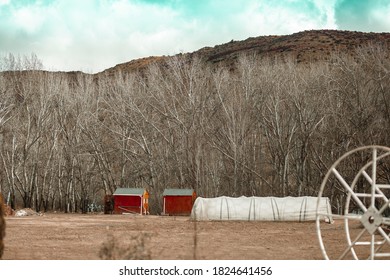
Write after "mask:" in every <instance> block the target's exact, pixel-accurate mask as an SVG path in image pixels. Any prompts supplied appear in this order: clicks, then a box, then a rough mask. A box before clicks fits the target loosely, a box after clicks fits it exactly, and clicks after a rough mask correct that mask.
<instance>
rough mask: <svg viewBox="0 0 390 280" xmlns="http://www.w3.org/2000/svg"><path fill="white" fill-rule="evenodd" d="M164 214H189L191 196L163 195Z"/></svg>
mask: <svg viewBox="0 0 390 280" xmlns="http://www.w3.org/2000/svg"><path fill="white" fill-rule="evenodd" d="M164 202H165V214H166V215H190V214H191V210H192V205H193V198H192V196H173V195H172V196H164Z"/></svg>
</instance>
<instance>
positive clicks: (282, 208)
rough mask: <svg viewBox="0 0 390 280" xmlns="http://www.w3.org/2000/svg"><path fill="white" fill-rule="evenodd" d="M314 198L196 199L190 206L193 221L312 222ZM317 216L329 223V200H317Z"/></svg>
mask: <svg viewBox="0 0 390 280" xmlns="http://www.w3.org/2000/svg"><path fill="white" fill-rule="evenodd" d="M317 201H318V198H317V197H309V196H302V197H254V196H252V197H245V196H241V197H237V198H233V197H226V196H222V197H216V198H202V197H198V198H197V199H196V200H195V203H194V206H193V207H192V212H191V218H192V219H193V220H198V221H202V220H214V221H221V220H235V221H314V220H315V219H316V213H317ZM318 212H319V213H322V214H324V215H323V216H324V218H327V219H328V221H329V222H332V212H331V209H330V203H329V199H328V198H327V197H323V198H321V200H320V205H319V210H318Z"/></svg>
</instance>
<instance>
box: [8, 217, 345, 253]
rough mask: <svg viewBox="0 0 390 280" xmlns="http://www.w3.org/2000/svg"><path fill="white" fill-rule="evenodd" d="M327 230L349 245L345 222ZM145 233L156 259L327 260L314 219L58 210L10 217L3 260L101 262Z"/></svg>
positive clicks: (326, 226) (337, 241) (338, 241)
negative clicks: (111, 247)
mask: <svg viewBox="0 0 390 280" xmlns="http://www.w3.org/2000/svg"><path fill="white" fill-rule="evenodd" d="M195 229H196V230H195ZM324 229H325V231H324V234H325V235H327V236H328V237H329V239H330V242H332V243H333V244H336V245H337V244H345V242H346V241H345V235H343V234H340V230H341V224H340V222H336V223H334V224H332V225H329V224H325V223H324ZM140 235H144V236H149V237H148V238H146V239H145V240H146V241H145V248H146V249H147V250H149V252H150V254H149V257H150V258H151V259H155V260H163V259H170V260H173V259H184V260H191V259H195V258H196V259H211V260H222V259H241V260H242V259H248V260H266V259H271V260H283V259H284V260H313V259H323V257H322V254H321V250H320V246H319V242H318V239H317V233H316V226H315V223H314V222H303V223H298V222H233V221H227V222H196V223H195V222H193V221H191V220H190V218H189V217H171V216H139V215H103V214H94V215H92V214H90V215H81V214H54V213H53V214H50V213H49V214H44V215H43V216H27V217H6V237H5V240H4V243H5V251H4V255H3V259H6V260H7V259H8V260H45V259H50V260H97V259H100V256H99V252H100V250H101V248H102V246H103V244H106V243H107V242H108V240H110V238H111V239H112V238H114V240H115V242H116V244H119V245H120V246H123V247H125V246H126V244H129V243H131V242H132V240H134V236H140ZM195 243H196V246H195Z"/></svg>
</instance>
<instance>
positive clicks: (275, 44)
mask: <svg viewBox="0 0 390 280" xmlns="http://www.w3.org/2000/svg"><path fill="white" fill-rule="evenodd" d="M370 43H374V44H384V45H386V46H387V47H388V48H389V49H390V33H364V32H356V31H338V30H311V31H303V32H298V33H294V34H291V35H283V36H259V37H254V38H248V39H246V40H243V41H233V40H232V41H230V42H228V43H225V44H221V45H216V46H214V47H204V48H201V49H199V50H197V51H195V52H192V53H186V54H185V55H188V56H189V57H195V56H199V57H201V58H202V59H204V60H205V61H207V62H209V63H211V64H214V65H215V64H216V65H218V64H221V63H222V64H224V65H227V66H229V65H232V64H233V63H234V62H235V61H236V59H237V58H238V57H239V56H240V55H241V54H244V53H256V54H258V55H259V56H261V57H264V56H265V57H272V58H275V57H277V58H280V59H284V58H286V57H291V58H293V59H295V60H296V61H297V62H298V63H309V62H316V61H324V60H325V61H326V60H329V58H330V57H331V54H332V53H333V52H335V51H337V52H342V53H349V54H351V55H353V52H354V50H355V49H356V47H359V46H363V45H367V44H370ZM168 58H169V56H151V57H147V58H141V59H136V60H132V61H130V62H126V63H122V64H118V65H116V66H115V67H112V68H109V69H106V70H105V71H103V72H102V73H108V74H112V73H115V72H117V71H121V72H124V73H127V72H133V71H138V70H141V71H142V69H145V68H146V67H148V65H150V64H151V63H163V62H164V61H166V60H167V59H168Z"/></svg>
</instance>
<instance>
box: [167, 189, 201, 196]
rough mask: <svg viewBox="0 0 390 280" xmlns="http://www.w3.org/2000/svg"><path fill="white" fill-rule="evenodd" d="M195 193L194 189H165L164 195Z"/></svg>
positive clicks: (190, 194) (188, 194)
mask: <svg viewBox="0 0 390 280" xmlns="http://www.w3.org/2000/svg"><path fill="white" fill-rule="evenodd" d="M193 193H194V190H193V189H165V190H164V193H163V196H169V195H174V196H192V194H193Z"/></svg>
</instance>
